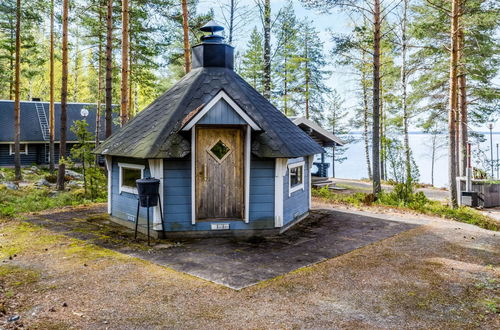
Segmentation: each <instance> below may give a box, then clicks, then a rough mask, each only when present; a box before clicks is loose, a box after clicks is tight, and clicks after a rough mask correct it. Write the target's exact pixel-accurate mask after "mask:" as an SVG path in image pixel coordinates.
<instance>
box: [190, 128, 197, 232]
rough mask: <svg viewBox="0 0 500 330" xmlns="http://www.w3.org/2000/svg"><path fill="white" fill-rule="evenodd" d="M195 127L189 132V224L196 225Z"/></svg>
mask: <svg viewBox="0 0 500 330" xmlns="http://www.w3.org/2000/svg"><path fill="white" fill-rule="evenodd" d="M195 167H196V127H193V129H192V130H191V224H192V225H195V224H196V200H195V199H196V168H195Z"/></svg>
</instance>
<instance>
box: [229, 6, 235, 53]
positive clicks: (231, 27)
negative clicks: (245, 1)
mask: <svg viewBox="0 0 500 330" xmlns="http://www.w3.org/2000/svg"><path fill="white" fill-rule="evenodd" d="M234 9H235V8H234V0H231V5H230V8H229V40H228V41H229V44H230V45H232V44H233V35H234Z"/></svg>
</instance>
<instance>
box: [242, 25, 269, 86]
mask: <svg viewBox="0 0 500 330" xmlns="http://www.w3.org/2000/svg"><path fill="white" fill-rule="evenodd" d="M263 50H264V49H263V39H262V34H261V33H259V31H258V30H257V27H254V29H253V31H252V33H251V34H250V39H249V40H248V43H247V49H246V51H245V52H244V53H243V55H242V64H241V68H240V70H239V74H240V75H241V76H242V77H243V78H245V80H246V81H247V82H248V83H249V84H250V85H252V87H253V88H255V89H256V90H257V91H258V92H259V93H263V92H264V80H263V74H264V63H263V62H262V57H263V54H264V53H263Z"/></svg>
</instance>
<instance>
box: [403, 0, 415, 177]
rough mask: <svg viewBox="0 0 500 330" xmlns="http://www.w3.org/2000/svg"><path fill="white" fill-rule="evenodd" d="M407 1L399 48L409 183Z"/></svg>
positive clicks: (407, 0)
mask: <svg viewBox="0 0 500 330" xmlns="http://www.w3.org/2000/svg"><path fill="white" fill-rule="evenodd" d="M408 2H409V0H404V1H403V17H402V22H401V39H402V49H401V103H402V107H403V139H404V148H405V170H406V183H407V184H408V183H411V181H412V175H411V149H410V139H409V136H408V122H409V118H408V117H409V116H408V100H407V87H408V86H407V81H406V78H407V75H408V72H407V70H406V52H407V46H408V45H407V35H406V29H407V25H408Z"/></svg>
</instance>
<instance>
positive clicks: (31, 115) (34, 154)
mask: <svg viewBox="0 0 500 330" xmlns="http://www.w3.org/2000/svg"><path fill="white" fill-rule="evenodd" d="M54 107H55V118H56V120H55V161H56V162H57V161H58V160H59V135H60V131H61V129H60V119H59V118H60V116H61V104H60V103H59V102H57V103H55V106H54ZM83 109H86V110H87V111H88V114H87V116H86V117H85V116H82V110H83ZM67 114H68V125H67V129H68V131H67V154H68V155H69V153H70V150H71V147H72V146H73V145H74V143H76V142H77V138H76V136H75V134H73V132H71V130H70V127H71V126H72V125H73V122H74V121H76V120H82V119H84V120H86V121H87V123H88V124H89V131H90V132H92V133H93V134H95V127H96V105H95V104H88V103H68V111H67ZM84 114H86V112H84ZM48 119H49V103H48V102H40V101H22V102H21V138H20V143H21V146H20V147H21V165H25V166H29V165H45V164H48V163H49V126H48V125H49V121H48ZM100 131H101V133H100V138H101V139H104V115H103V116H102V117H101V130H100ZM14 134H15V128H14V101H9V100H7V101H0V166H14Z"/></svg>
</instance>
